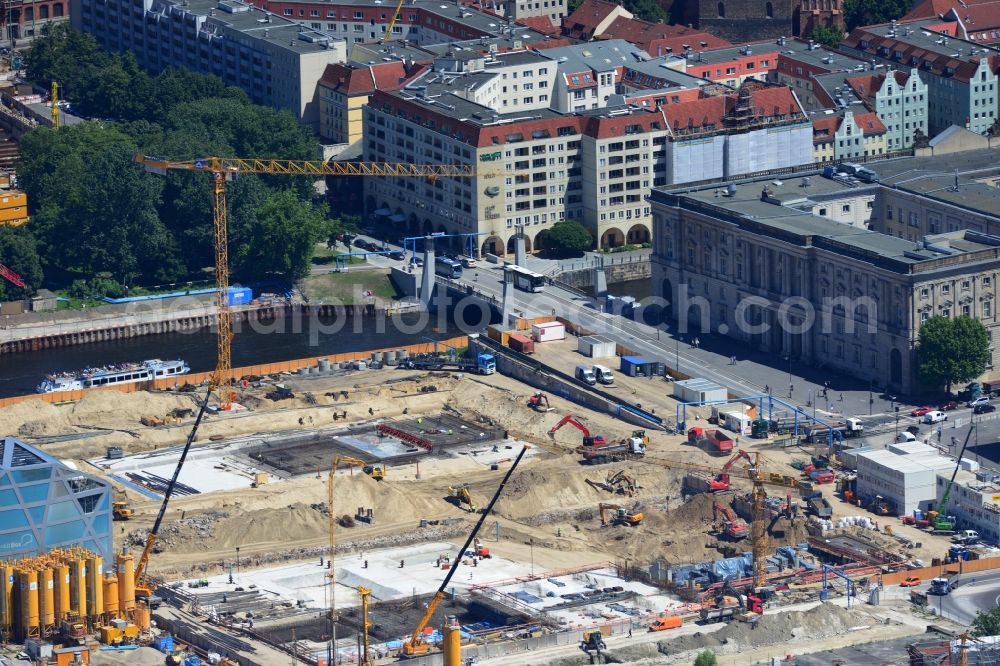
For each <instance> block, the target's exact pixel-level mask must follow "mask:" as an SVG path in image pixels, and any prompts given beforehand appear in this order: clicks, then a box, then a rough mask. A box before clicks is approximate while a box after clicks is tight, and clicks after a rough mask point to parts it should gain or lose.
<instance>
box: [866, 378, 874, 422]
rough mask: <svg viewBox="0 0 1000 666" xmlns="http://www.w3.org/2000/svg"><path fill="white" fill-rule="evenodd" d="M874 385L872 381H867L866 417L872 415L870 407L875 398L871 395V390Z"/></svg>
mask: <svg viewBox="0 0 1000 666" xmlns="http://www.w3.org/2000/svg"><path fill="white" fill-rule="evenodd" d="M874 384H875V380H874V379H869V380H868V416H871V415H872V405H874V404H875V397H874V396H873V395H872V388H873V386H874Z"/></svg>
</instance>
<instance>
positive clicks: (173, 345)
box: [0, 314, 460, 397]
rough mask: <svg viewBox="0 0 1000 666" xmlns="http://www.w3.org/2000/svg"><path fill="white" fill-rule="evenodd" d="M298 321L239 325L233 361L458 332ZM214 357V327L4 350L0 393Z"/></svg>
mask: <svg viewBox="0 0 1000 666" xmlns="http://www.w3.org/2000/svg"><path fill="white" fill-rule="evenodd" d="M295 321H296V320H295V319H292V318H286V319H279V320H276V324H275V325H274V326H273V328H274V329H277V330H273V331H270V330H268V328H267V325H266V324H258V325H255V326H252V327H250V326H248V324H246V323H243V324H241V329H242V330H239V331H237V334H236V336H235V337H234V339H233V366H234V367H241V366H247V365H256V364H259V363H268V362H272V361H287V360H290V359H295V358H306V357H309V356H322V355H323V354H338V353H343V352H351V351H364V350H368V349H376V348H382V347H396V346H403V345H407V344H417V343H420V342H427V341H430V340H434V339H446V338H450V337H453V336H455V335H459V334H460V331H459V330H458V329H457V328H456V327H455V326H454V324H453V323H451V320H450V318H449V319H447V320H443V321H439V320H438V318H437V317H436V316H435V315H431V316H430V318H429V320H428V319H424V320H423V321H421V320H420V315H417V314H411V315H405V316H403V317H400V318H399V319H398V320H397V319H395V318H394V319H389V320H386V321H385V324H384V326H383V327H382V329H383V330H379V329H378V328H377V326H376V320H375V319H362V318H354V319H352V318H346V319H342V320H341V321H342V322H343V326H342V327H341V328H340V330H337V328H336V321H335V320H333V319H332V318H331V319H327V318H322V319H320V320H319V322H318V325H310V324H311V323H315V322H310V321H309V320H302V321H300V322H299V324H300V325H299V326H298V327H296V326H295ZM435 327H438V329H437V331H435ZM215 356H216V354H215V332H214V330H212V329H207V328H203V329H200V330H197V331H193V332H188V333H165V334H162V335H146V336H141V337H136V338H124V339H121V340H111V341H107V342H93V343H89V344H83V345H76V346H73V347H62V348H58V349H47V350H44V351H37V352H22V353H19V354H4V355H0V397H8V396H13V395H24V394H26V393H32V392H34V390H35V387H36V386H37V385H38V383H39V382H40V381H41V380H42V378H43V377H44V376H45V375H46V374H49V373H52V372H61V371H73V370H79V369H81V368H88V367H95V366H101V365H107V364H111V363H121V362H125V361H142V360H145V359H151V358H162V359H174V358H179V359H183V360H185V361H187V363H188V365H190V366H191V371H192V372H206V371H209V370H212V369H213V368H214V367H215Z"/></svg>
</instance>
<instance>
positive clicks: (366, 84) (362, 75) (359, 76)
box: [320, 60, 426, 95]
mask: <svg viewBox="0 0 1000 666" xmlns="http://www.w3.org/2000/svg"><path fill="white" fill-rule="evenodd" d="M424 69H426V67H425V66H424V65H415V66H413V67H412V68H411V69H410V71H409V72H407V70H406V66H405V65H404V64H403V63H402V62H401V61H398V60H394V61H393V62H380V63H378V64H377V65H368V66H365V67H352V66H350V65H346V64H343V63H338V64H335V65H327V66H326V69H325V70H324V71H323V76H322V78H320V83H322V84H324V85H325V86H326V87H328V88H331V89H333V90H336V91H338V92H341V93H343V94H345V95H370V94H371V93H372V92H374V91H375V90H398V89H399V88H402V87H403V85H405V83H406V81H407V80H408V79H410V78H412V77H414V76H416V75H417V74H419V73H421V72H423V71H424Z"/></svg>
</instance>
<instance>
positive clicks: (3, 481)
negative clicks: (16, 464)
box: [0, 472, 10, 486]
mask: <svg viewBox="0 0 1000 666" xmlns="http://www.w3.org/2000/svg"><path fill="white" fill-rule="evenodd" d="M9 485H10V477H9V476H7V473H6V472H4V473H3V474H0V486H9Z"/></svg>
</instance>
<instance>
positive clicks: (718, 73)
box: [685, 39, 784, 88]
mask: <svg viewBox="0 0 1000 666" xmlns="http://www.w3.org/2000/svg"><path fill="white" fill-rule="evenodd" d="M779 41H781V42H783V41H784V40H783V39H782V40H779ZM780 50H781V45H780V44H779V43H778V42H777V41H771V42H757V43H753V44H744V45H743V46H732V47H729V48H722V49H711V50H707V51H688V52H687V54H686V55H685V57H686V60H687V70H686V71H687V72H688V73H689V74H692V75H693V76H698V77H701V78H703V79H708V80H709V81H715V82H716V83H722V84H725V85H727V86H729V87H731V88H737V87H739V86H740V84H742V83H743V82H744V81H746V80H747V79H753V80H756V81H766V80H767V77H768V73H769V72H770V71H771V70H773V69H774V68H775V67H777V65H778V54H779V52H780Z"/></svg>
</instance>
